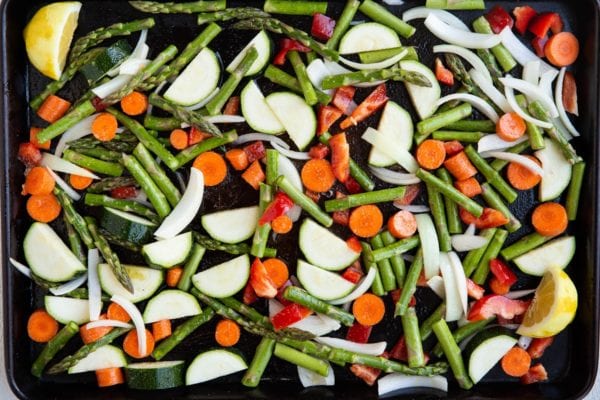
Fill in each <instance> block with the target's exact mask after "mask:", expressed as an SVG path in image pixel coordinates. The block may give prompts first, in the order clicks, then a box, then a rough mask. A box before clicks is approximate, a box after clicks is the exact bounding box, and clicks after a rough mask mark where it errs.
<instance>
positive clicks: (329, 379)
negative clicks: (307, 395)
mask: <svg viewBox="0 0 600 400" xmlns="http://www.w3.org/2000/svg"><path fill="white" fill-rule="evenodd" d="M325 362H326V363H327V364H329V362H328V361H325ZM298 378H299V379H300V383H301V384H302V386H303V387H305V388H306V387H311V386H333V385H335V375H334V372H333V368H331V364H329V369H328V370H327V376H321V375H319V374H317V373H316V372H314V371H311V370H309V369H306V368H303V367H301V366H298Z"/></svg>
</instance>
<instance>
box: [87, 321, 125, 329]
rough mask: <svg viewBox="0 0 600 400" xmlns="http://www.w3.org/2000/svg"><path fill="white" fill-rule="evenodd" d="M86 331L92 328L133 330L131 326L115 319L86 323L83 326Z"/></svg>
mask: <svg viewBox="0 0 600 400" xmlns="http://www.w3.org/2000/svg"><path fill="white" fill-rule="evenodd" d="M85 326H86V328H87V329H93V328H103V327H112V328H126V329H128V328H133V326H132V325H131V324H128V323H127V322H123V321H118V320H116V319H99V320H97V321H92V322H88V323H87V324H85Z"/></svg>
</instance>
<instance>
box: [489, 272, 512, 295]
mask: <svg viewBox="0 0 600 400" xmlns="http://www.w3.org/2000/svg"><path fill="white" fill-rule="evenodd" d="M488 285H489V286H490V290H491V291H492V293H494V294H500V295H503V296H504V295H505V294H506V293H508V292H509V291H510V286H508V285H507V284H506V283H504V282H501V281H500V280H499V279H498V278H496V277H495V276H492V278H491V279H490V281H489V282H488Z"/></svg>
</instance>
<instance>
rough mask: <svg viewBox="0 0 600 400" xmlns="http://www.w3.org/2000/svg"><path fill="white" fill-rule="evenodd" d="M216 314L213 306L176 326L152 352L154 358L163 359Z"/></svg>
mask: <svg viewBox="0 0 600 400" xmlns="http://www.w3.org/2000/svg"><path fill="white" fill-rule="evenodd" d="M214 315H215V312H214V311H213V309H212V308H208V309H206V310H203V311H202V313H200V314H198V315H194V316H193V317H191V318H190V319H188V320H187V321H185V322H184V323H183V324H181V325H179V326H178V327H177V328H175V331H173V333H172V334H171V336H169V337H168V338H166V339H165V340H163V341H162V342H160V344H159V345H158V346H156V348H155V349H154V351H153V352H152V358H154V359H155V360H156V361H160V360H162V359H163V358H164V357H165V356H166V355H167V354H169V352H170V351H171V350H173V349H174V348H175V346H177V345H178V344H179V343H181V342H183V341H184V340H185V338H187V337H188V336H189V335H191V334H192V333H193V332H194V331H195V330H196V329H198V328H199V327H201V326H202V325H204V324H206V323H207V322H209V321H210V320H211V319H212V318H213V317H214Z"/></svg>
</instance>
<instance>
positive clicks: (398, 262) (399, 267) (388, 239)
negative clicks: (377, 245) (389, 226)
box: [381, 231, 406, 289]
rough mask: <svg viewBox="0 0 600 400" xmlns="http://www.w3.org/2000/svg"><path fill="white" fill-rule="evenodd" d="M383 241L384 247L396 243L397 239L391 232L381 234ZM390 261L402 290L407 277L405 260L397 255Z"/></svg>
mask: <svg viewBox="0 0 600 400" xmlns="http://www.w3.org/2000/svg"><path fill="white" fill-rule="evenodd" d="M381 240H382V241H383V247H385V246H389V245H391V244H394V243H396V238H394V237H393V236H392V234H391V233H390V231H384V232H383V233H381ZM389 260H390V264H391V265H392V271H393V273H394V278H395V279H396V284H397V285H398V287H399V288H400V289H402V285H403V284H404V278H405V277H406V265H405V264H404V259H403V258H402V256H400V255H395V256H392V257H390V258H389Z"/></svg>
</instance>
